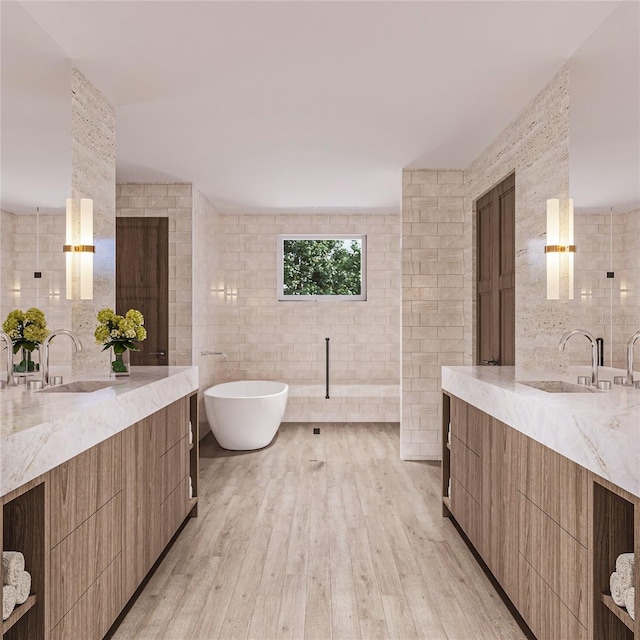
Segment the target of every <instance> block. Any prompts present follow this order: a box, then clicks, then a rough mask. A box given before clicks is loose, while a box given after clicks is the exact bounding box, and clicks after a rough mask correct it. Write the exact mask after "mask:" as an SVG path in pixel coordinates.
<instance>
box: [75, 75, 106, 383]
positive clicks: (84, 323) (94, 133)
mask: <svg viewBox="0 0 640 640" xmlns="http://www.w3.org/2000/svg"><path fill="white" fill-rule="evenodd" d="M115 143H116V138H115V111H114V109H113V106H112V105H111V103H110V102H109V101H108V100H107V99H106V98H105V97H104V96H103V95H102V93H100V91H98V90H97V89H96V88H95V87H94V86H93V85H92V84H91V83H90V82H89V81H88V80H87V79H86V78H85V77H84V76H83V75H82V74H81V73H80V72H79V71H78V70H77V69H74V70H73V75H72V81H71V197H72V198H74V199H79V198H91V199H92V200H93V235H94V244H95V246H96V253H95V256H94V262H93V300H74V301H73V303H72V309H71V328H72V331H73V332H74V333H75V334H76V335H77V336H78V337H79V338H80V340H81V341H82V346H83V350H82V351H81V352H76V353H74V356H73V363H72V369H73V373H74V374H82V373H87V372H90V371H92V372H95V371H97V372H104V373H106V372H107V371H108V366H109V365H108V363H109V355H108V353H103V352H101V350H100V349H101V348H100V346H99V345H97V344H95V340H94V337H93V332H94V330H95V327H96V324H97V320H96V315H97V313H98V311H99V310H100V309H102V308H103V307H112V308H113V307H114V306H115V300H116V288H115V275H116V269H115V237H116V144H115Z"/></svg>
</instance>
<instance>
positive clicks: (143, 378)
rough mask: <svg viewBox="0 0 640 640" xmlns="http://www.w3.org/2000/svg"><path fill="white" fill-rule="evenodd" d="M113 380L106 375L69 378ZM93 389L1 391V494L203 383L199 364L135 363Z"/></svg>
mask: <svg viewBox="0 0 640 640" xmlns="http://www.w3.org/2000/svg"><path fill="white" fill-rule="evenodd" d="M77 380H109V378H108V377H107V376H104V375H85V376H78V377H75V378H74V377H65V383H68V382H73V381H77ZM111 381H112V382H117V384H116V385H114V386H111V387H107V388H105V389H101V390H99V391H94V392H92V393H49V392H47V393H42V392H41V391H29V390H28V389H26V387H25V386H24V385H20V386H18V387H11V388H7V389H3V390H0V496H4V495H6V494H7V493H9V492H10V491H13V490H14V489H16V488H17V487H19V486H21V485H23V484H25V483H26V482H28V481H29V480H33V479H34V478H37V477H38V476H39V475H42V474H43V473H46V472H47V471H49V470H51V469H53V468H54V467H56V466H58V465H59V464H62V463H63V462H66V461H67V460H70V459H71V458H73V457H74V456H77V455H78V454H80V453H82V452H83V451H87V450H88V449H90V448H91V447H93V446H95V445H96V444H98V443H100V442H102V441H104V440H107V439H108V438H110V437H111V436H112V435H114V434H116V433H118V432H119V431H122V430H123V429H126V428H127V427H129V426H131V425H132V424H134V423H135V422H138V421H139V420H142V419H143V418H146V417H147V416H149V415H151V414H152V413H155V412H156V411H158V410H160V409H162V408H163V407H166V406H167V405H169V404H171V403H172V402H175V401H176V400H179V399H180V398H182V397H184V396H186V395H188V394H190V393H193V392H194V391H196V390H197V388H198V368H197V367H132V368H131V375H130V376H129V377H125V378H116V379H114V378H111Z"/></svg>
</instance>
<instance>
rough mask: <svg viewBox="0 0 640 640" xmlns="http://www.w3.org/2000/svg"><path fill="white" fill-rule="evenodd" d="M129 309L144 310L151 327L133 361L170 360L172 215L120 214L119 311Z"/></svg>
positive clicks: (117, 229)
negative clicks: (170, 243) (139, 216)
mask: <svg viewBox="0 0 640 640" xmlns="http://www.w3.org/2000/svg"><path fill="white" fill-rule="evenodd" d="M128 309H138V310H139V311H141V312H142V315H143V316H144V326H145V328H146V330H147V339H146V340H145V341H144V342H139V343H137V345H138V346H139V347H140V351H132V352H131V364H132V365H166V364H168V363H169V220H168V218H116V313H122V314H124V313H126V311H127V310H128Z"/></svg>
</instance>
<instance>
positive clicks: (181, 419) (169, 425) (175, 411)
mask: <svg viewBox="0 0 640 640" xmlns="http://www.w3.org/2000/svg"><path fill="white" fill-rule="evenodd" d="M163 413H164V414H165V419H166V426H165V437H164V445H163V448H162V453H164V452H166V451H169V449H171V447H173V446H174V445H175V444H176V443H177V442H178V441H180V440H182V438H184V437H185V436H188V435H189V399H188V398H182V399H181V400H178V401H177V402H174V403H173V404H170V405H169V406H168V407H167V408H166V409H165V410H164V411H163Z"/></svg>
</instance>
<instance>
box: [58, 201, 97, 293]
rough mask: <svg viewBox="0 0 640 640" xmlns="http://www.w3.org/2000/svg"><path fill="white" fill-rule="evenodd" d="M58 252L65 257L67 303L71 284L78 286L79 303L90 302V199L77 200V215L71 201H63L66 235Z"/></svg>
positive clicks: (91, 252)
mask: <svg viewBox="0 0 640 640" xmlns="http://www.w3.org/2000/svg"><path fill="white" fill-rule="evenodd" d="M76 202H77V201H76ZM62 250H63V251H64V252H65V253H66V254H67V300H71V299H72V298H73V297H74V296H73V293H74V280H75V281H76V282H78V289H79V294H80V299H81V300H91V299H92V298H93V254H94V253H95V251H96V248H95V246H94V244H93V200H91V199H90V198H82V199H81V200H80V211H79V215H78V212H77V207H74V201H73V200H72V199H71V198H69V199H68V200H67V235H66V244H65V245H64V246H63V247H62ZM76 297H77V296H76Z"/></svg>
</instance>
